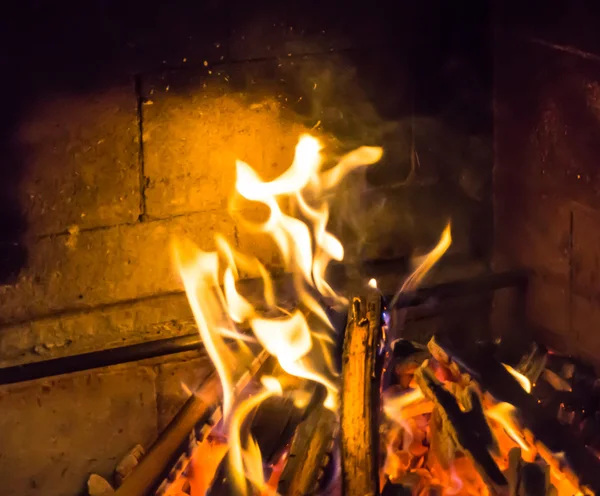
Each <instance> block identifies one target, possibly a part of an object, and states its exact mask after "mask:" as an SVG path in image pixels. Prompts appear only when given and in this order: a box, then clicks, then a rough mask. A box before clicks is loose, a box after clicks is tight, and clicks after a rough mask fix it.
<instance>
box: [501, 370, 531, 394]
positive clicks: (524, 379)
mask: <svg viewBox="0 0 600 496" xmlns="http://www.w3.org/2000/svg"><path fill="white" fill-rule="evenodd" d="M502 365H504V368H505V369H506V370H508V371H509V372H510V375H512V376H513V377H514V378H515V379H516V380H517V381H518V382H519V384H520V385H521V387H522V388H523V389H524V390H525V391H527V392H528V393H531V381H530V380H529V379H527V377H525V376H524V375H523V374H521V373H520V372H517V371H516V370H515V369H513V368H512V367H511V366H510V365H506V364H505V363H503V364H502Z"/></svg>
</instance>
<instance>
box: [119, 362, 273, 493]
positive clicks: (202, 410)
mask: <svg viewBox="0 0 600 496" xmlns="http://www.w3.org/2000/svg"><path fill="white" fill-rule="evenodd" d="M273 365H274V363H273V360H272V359H271V358H270V357H269V354H268V353H267V352H266V351H263V352H261V353H260V354H259V355H258V356H257V357H256V358H255V359H254V360H253V361H252V363H250V364H249V365H247V370H246V372H245V373H244V374H241V377H240V379H239V381H238V383H237V384H236V390H241V389H243V388H244V387H245V386H246V385H247V384H248V382H249V381H250V379H252V378H253V377H255V375H259V374H261V373H263V372H264V371H265V370H266V369H269V368H272V367H273ZM220 397H221V383H220V381H219V378H218V376H217V374H216V373H213V374H211V376H209V378H208V379H207V380H206V381H205V382H204V383H203V384H202V385H201V386H200V388H199V390H198V391H196V393H195V394H194V395H193V396H192V397H191V398H190V399H189V400H188V401H187V403H186V404H185V405H184V406H183V408H182V409H181V410H180V411H179V413H178V414H177V415H176V416H175V418H174V419H173V420H172V421H171V423H170V424H169V425H168V426H167V428H166V429H165V430H164V431H163V433H162V434H161V435H160V437H159V438H158V439H157V440H156V442H155V443H154V444H153V445H152V447H151V448H150V450H149V451H148V454H147V455H146V456H145V457H144V458H142V460H141V462H140V464H139V465H138V466H137V467H136V469H135V470H134V471H133V473H132V474H131V475H130V476H129V477H127V478H126V479H125V480H124V482H123V485H122V486H121V487H119V489H118V490H117V492H116V494H117V496H145V495H147V494H151V491H152V490H153V489H155V488H156V487H157V486H158V485H159V484H160V482H161V477H162V476H163V475H164V473H165V471H167V470H168V468H169V464H171V463H172V462H173V460H174V459H175V460H178V450H180V449H181V446H182V445H185V444H186V440H187V439H188V438H189V437H190V435H194V431H195V429H196V428H198V424H199V423H206V425H207V426H208V423H211V424H212V423H214V422H215V418H214V417H215V415H214V414H215V413H217V412H216V411H215V407H217V405H218V404H219V402H220ZM217 411H219V409H218V408H217ZM211 414H213V415H212V417H211ZM217 420H218V418H217ZM194 437H195V436H194ZM183 456H185V454H184V455H183ZM178 464H179V463H178ZM181 465H183V464H181ZM172 471H176V472H177V475H179V474H180V473H181V472H182V471H183V466H181V467H179V468H178V467H174V468H173V469H172ZM173 478H174V477H173Z"/></svg>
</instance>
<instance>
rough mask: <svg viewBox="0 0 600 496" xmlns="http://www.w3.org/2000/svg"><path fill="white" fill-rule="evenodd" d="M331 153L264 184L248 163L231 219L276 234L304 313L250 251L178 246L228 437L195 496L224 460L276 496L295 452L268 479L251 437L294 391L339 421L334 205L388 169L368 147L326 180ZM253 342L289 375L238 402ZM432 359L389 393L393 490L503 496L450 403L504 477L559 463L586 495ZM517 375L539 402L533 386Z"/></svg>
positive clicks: (439, 251)
mask: <svg viewBox="0 0 600 496" xmlns="http://www.w3.org/2000/svg"><path fill="white" fill-rule="evenodd" d="M323 149H324V148H323V145H322V143H321V142H320V141H319V140H318V139H317V138H315V137H313V136H310V135H307V134H305V135H302V136H300V139H299V141H298V144H297V146H296V149H295V156H294V159H293V162H292V164H291V166H290V167H289V168H288V169H287V170H286V171H285V172H284V173H282V174H281V175H280V176H279V177H277V178H275V179H274V180H271V181H264V180H263V179H262V178H261V177H260V176H259V175H258V174H257V173H256V171H255V170H254V169H252V167H251V166H250V165H249V164H247V163H245V162H243V161H240V160H238V161H237V162H236V183H235V193H234V195H233V196H232V198H230V207H231V208H230V214H231V215H232V217H234V218H235V219H236V220H237V221H238V224H239V225H241V226H242V227H243V228H244V229H246V230H247V231H248V232H250V233H256V234H260V235H263V236H264V235H267V236H268V237H269V238H270V239H271V240H272V241H273V242H274V243H275V245H276V246H277V249H278V252H279V254H280V256H281V260H282V261H283V265H284V269H285V272H286V273H287V274H288V275H289V276H290V277H291V280H292V282H293V286H294V288H295V291H296V296H297V301H298V305H297V307H296V308H295V309H293V310H288V309H285V308H282V307H281V306H280V305H279V304H278V301H277V298H276V292H275V289H274V287H275V285H274V281H273V279H272V277H271V274H270V272H269V270H268V269H267V268H266V266H265V265H264V264H263V263H262V262H261V261H260V260H258V259H257V258H256V257H254V256H252V255H249V254H244V253H240V252H238V251H237V250H236V249H235V248H234V247H232V246H231V245H230V244H229V243H228V242H227V240H226V239H225V238H224V237H223V236H222V235H220V234H217V235H216V236H215V244H216V251H214V252H204V251H202V250H200V249H199V248H197V247H196V246H195V245H194V244H192V243H190V242H189V241H187V240H177V241H176V242H175V243H174V255H175V261H176V264H177V267H178V269H179V272H180V275H181V279H182V281H183V286H184V288H185V291H186V295H187V298H188V300H189V304H190V307H191V309H192V312H193V315H194V317H195V320H196V323H197V326H198V331H199V333H200V336H201V338H202V341H203V343H204V346H205V349H206V351H207V353H208V355H209V356H210V359H211V360H212V362H213V364H214V366H215V369H216V371H217V374H218V376H219V378H220V381H221V385H222V391H223V421H222V424H223V425H222V428H221V433H222V434H223V435H224V437H225V439H222V440H221V441H219V442H215V441H214V440H204V441H203V442H202V443H200V444H199V445H198V446H197V449H196V453H195V454H194V458H193V463H192V465H191V467H192V469H191V473H192V474H193V475H192V476H191V490H192V494H198V495H199V494H205V492H206V489H207V488H209V487H210V485H211V483H212V479H213V478H214V475H215V473H216V471H217V468H218V466H219V464H220V462H221V460H222V459H226V461H227V466H228V467H229V475H230V477H229V479H230V482H231V484H232V486H233V488H234V489H235V490H236V493H239V494H247V493H248V492H249V491H251V492H252V494H261V495H274V494H276V486H277V480H278V477H279V476H280V475H281V472H282V470H283V467H284V466H285V461H286V457H285V454H284V455H282V456H281V458H280V459H279V460H278V461H277V462H276V463H275V467H274V469H273V472H272V474H271V476H270V478H268V479H266V477H265V475H264V461H263V459H262V454H261V451H260V448H259V446H258V444H257V442H256V440H255V439H254V438H252V436H250V435H249V434H248V433H247V432H245V431H244V430H243V429H242V425H243V424H244V421H245V420H246V419H247V418H249V416H250V415H251V414H252V412H254V411H255V410H256V408H257V407H258V406H259V405H260V404H261V403H262V402H264V401H265V400H266V399H267V398H271V397H273V396H278V395H283V394H284V390H285V394H286V395H289V396H290V397H291V398H293V400H294V402H295V404H297V405H306V404H307V403H308V402H309V401H310V399H309V398H310V394H309V389H310V388H307V387H304V386H306V385H308V384H309V383H318V384H320V385H322V386H324V388H325V389H326V391H327V399H326V401H325V406H326V407H327V408H329V409H331V410H333V411H337V408H338V406H339V402H340V399H339V398H338V394H339V393H338V386H339V385H338V375H337V372H336V368H335V366H334V362H335V361H334V355H333V346H332V345H333V344H334V343H335V340H334V331H333V325H332V324H331V322H330V321H329V318H328V316H327V314H326V313H325V310H324V307H323V305H322V301H327V303H328V304H330V305H334V306H337V307H338V308H344V306H345V305H347V303H348V302H347V301H346V299H345V298H344V297H343V296H341V295H339V294H337V293H336V292H335V290H334V289H333V288H332V287H331V285H330V284H329V283H328V282H327V281H326V278H325V274H326V270H327V267H328V265H329V264H330V262H331V261H338V262H340V261H342V260H343V258H344V248H343V245H342V243H341V242H340V241H339V240H338V239H337V238H336V237H335V236H334V235H333V234H332V233H330V232H329V231H328V230H327V225H328V221H329V205H328V204H327V201H326V198H327V197H328V193H329V192H330V191H331V190H332V189H333V188H335V187H336V186H337V185H338V184H339V183H340V181H341V180H342V179H343V178H344V176H345V175H346V174H348V173H349V172H351V171H352V170H354V169H356V168H358V167H362V166H366V165H370V164H373V163H375V162H377V161H378V160H380V158H381V156H382V150H381V148H378V147H361V148H358V149H356V150H354V151H352V152H350V153H348V154H347V155H345V156H344V157H342V158H341V159H340V160H339V162H338V163H337V165H335V166H333V167H331V168H329V169H327V170H324V169H323V166H324V164H325V163H326V160H325V157H324V156H323ZM240 201H250V202H255V203H258V204H260V205H261V206H262V207H263V208H264V209H265V210H266V211H267V215H266V218H265V219H263V220H261V221H256V220H250V219H248V218H246V217H245V216H244V215H243V213H241V212H243V210H242V209H239V208H237V204H238V202H240ZM292 211H294V212H295V213H296V215H292V214H291V212H292ZM451 243H452V236H451V230H450V223H448V225H447V226H446V228H445V229H444V231H443V232H442V234H441V236H440V239H439V241H438V243H437V244H436V246H435V247H434V248H433V250H431V251H430V252H429V253H427V254H426V255H425V256H423V257H421V258H420V259H419V260H417V261H416V262H417V263H416V268H415V270H414V272H413V273H412V274H411V275H410V276H409V277H408V278H407V279H406V281H405V282H404V284H403V285H402V287H401V288H400V290H399V291H398V293H397V294H396V295H395V297H394V300H393V301H392V303H391V305H390V306H391V307H393V306H394V303H395V301H396V300H397V299H398V298H399V296H400V295H401V294H402V293H404V292H411V291H414V290H415V289H416V288H417V286H418V285H419V284H421V282H422V281H423V279H424V277H425V276H426V274H427V273H428V272H429V271H430V269H431V268H432V267H433V266H434V265H435V264H436V263H437V261H438V260H439V259H440V258H441V257H442V255H443V254H444V253H445V252H446V251H447V250H448V248H449V247H450V245H451ZM241 274H244V275H249V276H253V277H256V278H258V279H259V280H260V281H261V283H262V301H261V302H260V303H258V304H257V303H256V302H252V303H251V301H250V300H249V299H248V298H246V297H245V296H244V295H243V294H242V292H241V291H240V278H241ZM368 286H370V287H371V288H373V289H376V288H377V281H376V280H375V279H372V280H370V281H369V282H368ZM386 318H387V319H389V315H387V316H384V319H386ZM387 324H388V321H387V320H386V324H385V326H384V329H383V330H382V332H383V334H384V336H387V333H388V332H389V328H388V325H387ZM239 329H246V330H247V331H248V332H241V331H240V330H239ZM386 339H387V337H386ZM250 343H252V349H254V348H255V347H256V345H260V346H261V347H262V349H263V350H266V352H268V353H269V354H270V355H272V356H273V357H274V358H275V359H276V360H277V362H278V364H279V366H280V368H281V369H282V371H283V372H284V374H283V375H282V376H281V377H277V378H275V377H270V376H267V377H263V378H262V382H261V389H260V390H259V391H257V392H255V393H254V394H253V395H251V396H249V397H246V398H241V397H236V394H235V391H234V386H233V385H234V384H236V383H237V379H239V378H238V377H236V374H238V373H239V372H238V370H239V364H240V363H242V364H243V363H246V362H249V361H250V360H251V359H252V357H253V352H252V351H251V347H250ZM432 355H433V357H432V358H431V359H429V360H425V361H424V362H423V363H422V364H421V365H420V366H419V365H415V367H413V368H412V369H407V370H405V371H404V374H405V375H408V376H410V377H403V379H402V381H401V384H400V385H398V386H394V387H393V388H390V389H389V390H387V391H384V392H383V413H384V416H385V418H386V419H385V422H384V426H382V432H383V435H382V441H383V442H384V443H385V446H382V448H384V449H383V452H384V453H385V454H386V456H385V459H384V460H383V463H382V464H381V472H380V480H381V482H382V483H383V482H384V481H387V480H390V481H392V482H398V481H402V483H403V484H405V483H406V484H408V486H409V487H410V488H412V491H413V493H414V494H424V493H426V492H428V491H430V490H434V491H435V490H437V491H439V492H440V493H441V494H448V495H454V494H461V495H462V494H467V495H471V494H473V495H474V494H483V495H488V494H491V492H490V489H489V488H488V485H487V484H486V480H485V479H486V477H485V476H484V474H483V473H482V470H481V467H480V466H479V461H478V460H476V459H473V458H472V456H471V455H470V454H469V453H470V452H469V450H468V449H467V448H466V447H465V446H462V445H461V442H463V441H464V439H465V438H464V436H462V437H461V436H460V435H459V429H460V428H461V427H457V426H454V425H452V422H450V421H449V420H448V418H447V416H448V413H447V412H446V411H444V412H443V411H442V410H443V409H442V408H441V407H440V399H439V398H438V396H439V397H442V398H445V401H448V398H451V400H450V401H454V402H456V404H455V405H454V409H451V410H452V415H454V416H456V417H459V419H463V422H466V424H467V425H468V426H469V428H472V429H479V430H483V431H485V430H486V429H489V430H490V432H491V437H492V438H493V439H491V440H489V446H488V445H486V448H489V453H490V457H491V459H492V460H493V462H494V463H496V464H497V467H498V469H499V470H502V471H504V472H506V471H507V470H509V469H510V468H511V467H510V457H511V453H513V454H514V453H515V451H514V450H519V453H520V455H519V456H520V458H519V460H523V462H534V461H535V462H536V463H539V461H538V460H543V461H544V462H545V463H546V464H547V466H548V467H549V479H550V480H551V482H552V484H553V485H554V487H555V488H556V490H557V491H558V494H560V495H562V494H569V495H570V494H579V493H581V489H580V488H579V487H578V484H577V480H576V478H575V477H574V476H570V475H569V472H568V469H566V468H565V466H564V464H561V463H560V460H559V458H558V457H557V456H556V455H555V454H553V453H551V452H549V450H548V449H546V448H545V446H543V445H541V444H540V443H539V442H538V441H536V440H534V439H533V437H532V435H531V433H530V432H528V431H527V430H526V429H524V428H523V427H522V426H521V425H520V423H519V420H518V415H517V412H516V410H515V408H514V407H513V406H512V405H510V404H508V403H500V402H497V401H496V400H495V399H494V398H492V397H491V396H490V395H489V394H487V393H485V394H484V393H483V392H482V391H480V390H479V389H478V387H477V386H476V385H474V384H473V383H472V381H471V380H470V379H469V378H468V377H466V376H465V375H464V374H462V373H461V372H460V370H458V367H457V366H456V364H451V363H445V362H444V360H442V359H441V358H440V357H437V356H436V355H435V354H434V353H433V352H432ZM505 367H506V369H507V370H508V371H509V372H510V373H511V374H512V375H513V377H515V379H516V380H517V381H519V383H520V384H521V386H522V387H523V389H524V390H525V391H526V392H527V393H530V392H531V390H532V384H531V382H530V381H529V379H528V378H527V377H526V376H525V375H523V374H521V373H520V372H518V371H517V370H515V369H513V368H511V367H509V366H507V365H506V366H505ZM428 385H429V386H428ZM478 411H479V412H480V416H481V419H480V420H481V422H480V423H479V424H478V425H476V424H474V423H470V421H465V420H464V419H467V418H468V419H470V418H471V417H469V415H470V414H474V412H475V413H477V412H478ZM463 415H464V417H463ZM458 422H459V423H460V421H458ZM383 427H384V428H383ZM462 428H464V426H463V427H462ZM483 431H482V432H483ZM479 434H480V435H481V436H482V437H481V439H487V438H486V435H487V434H486V432H483V434H482V433H481V432H480V433H479ZM464 442H467V441H464Z"/></svg>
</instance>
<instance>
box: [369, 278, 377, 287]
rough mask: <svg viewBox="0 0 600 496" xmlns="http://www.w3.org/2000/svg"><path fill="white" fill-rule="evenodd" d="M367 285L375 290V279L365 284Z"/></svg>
mask: <svg viewBox="0 0 600 496" xmlns="http://www.w3.org/2000/svg"><path fill="white" fill-rule="evenodd" d="M367 285H368V286H369V287H370V288H373V289H377V279H375V278H373V279H369V282H368V283H367Z"/></svg>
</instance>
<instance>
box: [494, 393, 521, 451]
mask: <svg viewBox="0 0 600 496" xmlns="http://www.w3.org/2000/svg"><path fill="white" fill-rule="evenodd" d="M515 410H516V409H515V407H514V406H512V405H511V404H510V403H498V404H497V405H494V406H492V407H490V408H488V409H487V410H485V415H486V416H487V417H489V418H490V419H492V420H495V421H496V422H497V423H498V424H500V425H501V426H502V428H503V429H504V431H505V432H506V434H508V436H509V437H510V438H511V439H512V440H513V441H514V442H515V443H517V444H518V445H519V446H520V447H521V449H522V450H523V451H530V450H531V446H529V444H528V443H527V441H525V439H524V437H523V434H522V433H521V429H520V428H519V427H518V426H517V423H516V422H515V420H514V413H515Z"/></svg>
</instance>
